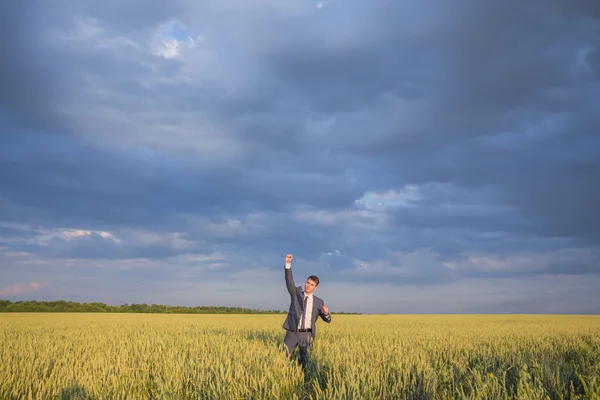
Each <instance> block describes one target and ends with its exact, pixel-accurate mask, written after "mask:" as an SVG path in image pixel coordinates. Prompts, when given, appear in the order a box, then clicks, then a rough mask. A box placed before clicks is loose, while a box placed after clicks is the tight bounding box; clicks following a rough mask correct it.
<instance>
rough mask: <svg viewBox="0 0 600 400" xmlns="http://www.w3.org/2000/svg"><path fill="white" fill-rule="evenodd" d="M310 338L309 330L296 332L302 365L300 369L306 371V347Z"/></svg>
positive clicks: (308, 345)
mask: <svg viewBox="0 0 600 400" xmlns="http://www.w3.org/2000/svg"><path fill="white" fill-rule="evenodd" d="M311 340H312V336H311V334H310V332H302V333H299V334H298V345H299V346H300V365H302V369H303V370H304V371H306V367H307V366H308V348H309V347H310V343H311Z"/></svg>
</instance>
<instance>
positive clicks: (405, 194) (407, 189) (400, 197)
mask: <svg viewBox="0 0 600 400" xmlns="http://www.w3.org/2000/svg"><path fill="white" fill-rule="evenodd" d="M420 199H421V194H420V190H419V187H417V186H413V185H406V186H404V188H403V189H402V190H401V191H399V192H398V191H396V190H394V189H393V190H389V191H387V192H367V193H365V195H364V196H363V197H361V198H360V199H357V200H356V201H355V204H357V205H358V206H360V207H364V208H366V209H368V210H382V209H386V208H394V207H412V206H414V205H415V202H417V201H419V200H420Z"/></svg>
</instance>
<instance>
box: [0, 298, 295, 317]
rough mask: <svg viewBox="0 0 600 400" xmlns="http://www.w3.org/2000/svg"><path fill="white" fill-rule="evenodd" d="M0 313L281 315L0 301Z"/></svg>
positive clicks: (213, 308) (203, 308)
mask: <svg viewBox="0 0 600 400" xmlns="http://www.w3.org/2000/svg"><path fill="white" fill-rule="evenodd" d="M0 312H19V313H20V312H78V313H90V312H108V313H153V314H282V313H283V311H279V310H253V309H248V308H240V307H222V306H196V307H186V306H168V305H162V304H152V305H148V304H145V303H144V304H123V305H119V306H109V305H106V304H104V303H96V302H94V303H78V302H75V301H64V300H58V301H35V300H31V301H17V302H14V303H12V302H10V301H9V300H0Z"/></svg>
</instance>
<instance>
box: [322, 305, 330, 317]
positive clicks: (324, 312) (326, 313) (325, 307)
mask: <svg viewBox="0 0 600 400" xmlns="http://www.w3.org/2000/svg"><path fill="white" fill-rule="evenodd" d="M321 310H323V314H325V315H329V308H327V306H323V307H322V308H321Z"/></svg>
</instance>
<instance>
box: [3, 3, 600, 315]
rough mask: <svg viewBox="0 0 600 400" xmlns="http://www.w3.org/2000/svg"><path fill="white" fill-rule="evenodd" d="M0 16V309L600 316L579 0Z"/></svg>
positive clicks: (594, 97)
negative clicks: (305, 287)
mask: <svg viewBox="0 0 600 400" xmlns="http://www.w3.org/2000/svg"><path fill="white" fill-rule="evenodd" d="M0 8H1V9H0V11H1V12H0V15H1V17H0V51H1V52H2V54H3V55H4V56H3V61H2V69H1V70H0V80H1V82H0V85H1V87H2V90H1V91H0V129H1V132H2V135H1V136H0V298H5V299H10V300H21V299H36V300H57V299H65V300H75V301H102V302H106V303H109V304H123V303H134V302H137V303H142V302H145V303H148V304H152V303H162V304H184V305H232V306H242V307H250V308H266V309H285V308H287V306H288V297H287V292H286V290H285V286H284V281H283V260H284V257H285V255H286V254H287V253H293V254H294V256H295V262H294V272H295V277H296V278H297V281H298V283H299V284H300V283H301V282H302V281H303V280H304V279H305V277H306V276H308V275H310V274H316V275H318V276H319V277H320V278H321V285H320V287H319V288H318V290H317V293H318V294H319V295H320V296H321V297H322V298H324V300H325V303H326V304H327V305H329V307H330V309H331V311H332V312H335V311H359V312H383V313H396V312H398V313H448V312H455V311H456V309H457V302H458V297H459V296H460V297H461V311H463V312H473V313H497V312H500V313H504V312H506V313H516V312H518V313H521V312H523V313H598V312H600V291H599V290H598V289H597V288H598V287H600V218H599V216H598V215H599V213H598V204H600V189H599V188H600V135H599V132H600V5H599V3H598V2H596V1H585V0H582V1H570V2H566V1H550V2H547V1H545V2H541V1H532V2H527V3H523V2H517V1H506V2H468V1H457V2H452V3H449V2H445V1H441V0H440V1H429V0H427V1H419V2H389V1H387V2H384V1H375V2H365V1H354V0H345V1H335V0H330V1H322V2H313V1H305V0H301V1H300V0H291V1H285V2H276V1H267V0H258V1H253V2H242V1H237V0H234V1H229V2H213V1H191V0H189V1H171V2H159V1H153V0H144V1H141V0H139V1H137V0H132V1H128V2H122V1H112V0H109V1H106V2H102V3H99V2H94V1H88V0H83V1H79V2H76V3H74V2H70V1H63V0H56V1H53V2H44V1H30V2H26V3H25V2H5V3H2V4H1V5H0Z"/></svg>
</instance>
